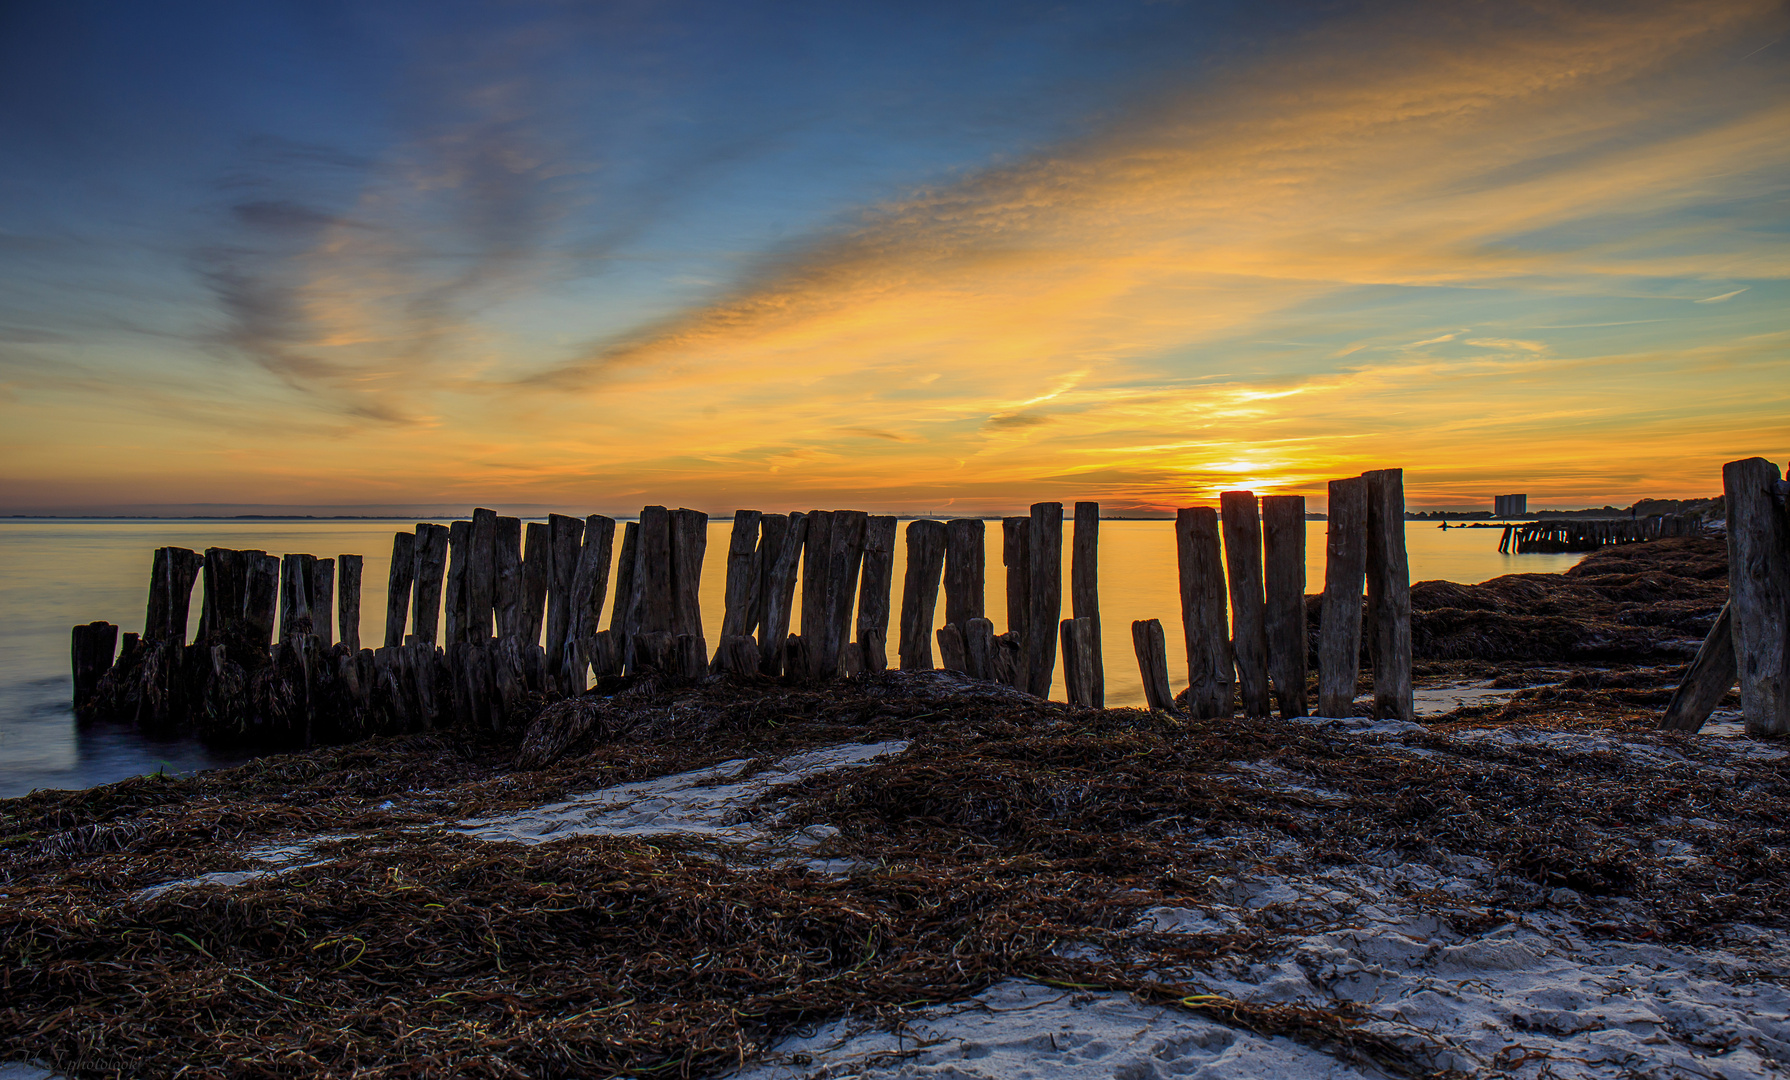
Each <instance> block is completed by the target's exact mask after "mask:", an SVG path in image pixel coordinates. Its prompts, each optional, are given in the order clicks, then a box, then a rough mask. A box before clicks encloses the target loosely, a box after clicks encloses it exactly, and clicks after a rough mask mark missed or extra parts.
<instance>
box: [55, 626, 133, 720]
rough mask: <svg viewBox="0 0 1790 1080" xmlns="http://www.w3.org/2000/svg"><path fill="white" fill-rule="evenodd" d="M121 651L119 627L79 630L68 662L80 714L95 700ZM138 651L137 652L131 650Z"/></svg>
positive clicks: (95, 627) (82, 628)
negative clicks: (119, 646) (104, 678)
mask: <svg viewBox="0 0 1790 1080" xmlns="http://www.w3.org/2000/svg"><path fill="white" fill-rule="evenodd" d="M117 649H118V627H117V626H115V625H113V624H112V623H109V622H90V623H87V624H86V625H85V626H77V627H75V628H74V632H73V634H72V635H71V640H70V642H69V661H70V667H71V669H72V670H73V673H74V705H75V709H76V710H77V711H78V710H81V709H84V708H86V707H87V703H88V702H89V701H90V700H92V698H93V691H94V688H95V687H97V686H99V680H100V678H101V677H102V676H103V675H105V673H106V672H108V671H110V670H111V669H112V657H113V653H115V652H116V651H117ZM132 651H135V650H132Z"/></svg>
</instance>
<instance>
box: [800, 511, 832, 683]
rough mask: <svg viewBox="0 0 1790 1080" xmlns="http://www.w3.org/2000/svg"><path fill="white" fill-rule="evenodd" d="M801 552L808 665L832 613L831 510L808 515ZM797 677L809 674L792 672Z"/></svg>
mask: <svg viewBox="0 0 1790 1080" xmlns="http://www.w3.org/2000/svg"><path fill="white" fill-rule="evenodd" d="M804 543H805V547H804V550H803V552H802V641H803V643H804V647H805V648H806V649H807V650H808V653H807V655H808V658H809V663H810V664H812V663H813V662H814V654H815V652H816V651H817V650H818V649H819V648H820V643H821V638H823V637H824V636H826V625H827V620H828V619H829V618H830V616H831V612H830V611H829V609H828V607H827V575H828V574H829V573H830V572H831V571H832V567H833V512H832V511H831V510H810V511H809V512H808V537H807V540H806V541H805V542H804ZM790 674H791V675H793V676H795V677H796V678H807V677H808V676H809V674H810V673H809V671H808V670H806V669H804V670H802V671H792V672H790Z"/></svg>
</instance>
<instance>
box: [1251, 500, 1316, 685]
mask: <svg viewBox="0 0 1790 1080" xmlns="http://www.w3.org/2000/svg"><path fill="white" fill-rule="evenodd" d="M1262 567H1263V570H1262V573H1263V581H1264V586H1265V588H1264V592H1265V600H1266V605H1267V606H1266V609H1265V611H1266V615H1265V620H1266V625H1267V636H1268V682H1269V683H1270V684H1271V685H1272V686H1273V689H1274V700H1275V703H1276V704H1277V705H1279V706H1280V716H1281V719H1283V720H1291V719H1293V718H1294V717H1296V716H1304V715H1305V714H1306V713H1307V712H1308V711H1309V710H1308V709H1307V708H1306V701H1305V678H1306V672H1307V670H1308V668H1309V667H1310V661H1309V659H1308V658H1309V655H1310V653H1311V643H1310V640H1309V638H1308V636H1307V635H1306V632H1305V496H1303V495H1266V496H1263V498H1262Z"/></svg>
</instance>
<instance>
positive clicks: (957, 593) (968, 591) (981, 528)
mask: <svg viewBox="0 0 1790 1080" xmlns="http://www.w3.org/2000/svg"><path fill="white" fill-rule="evenodd" d="M985 530H986V526H985V525H984V524H983V523H982V521H981V519H980V518H953V519H952V520H950V521H947V522H945V621H946V622H947V623H954V624H956V625H957V626H958V628H959V629H960V630H961V629H962V626H963V624H964V623H966V622H968V621H969V620H971V619H980V618H981V617H982V606H983V599H984V594H985V592H986V585H985V580H984V579H985V578H986V574H987V569H986V564H987V561H988V556H987V549H986V546H985V542H984V539H983V538H984V536H985Z"/></svg>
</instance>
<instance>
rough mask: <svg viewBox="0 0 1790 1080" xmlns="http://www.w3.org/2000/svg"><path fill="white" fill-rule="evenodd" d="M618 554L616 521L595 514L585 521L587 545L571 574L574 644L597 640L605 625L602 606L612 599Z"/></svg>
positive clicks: (584, 544) (572, 633)
mask: <svg viewBox="0 0 1790 1080" xmlns="http://www.w3.org/2000/svg"><path fill="white" fill-rule="evenodd" d="M614 554H615V519H614V518H612V517H607V516H605V515H603V514H592V515H590V516H589V517H587V518H585V519H584V542H583V544H582V545H581V546H580V547H579V549H578V565H577V567H576V568H575V569H574V570H573V571H572V629H571V636H572V639H573V640H575V641H583V640H585V639H586V638H590V637H595V636H596V635H597V633H598V632H599V631H601V629H602V626H603V605H604V604H605V603H607V602H608V597H609V566H610V563H611V562H613V561H614Z"/></svg>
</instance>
